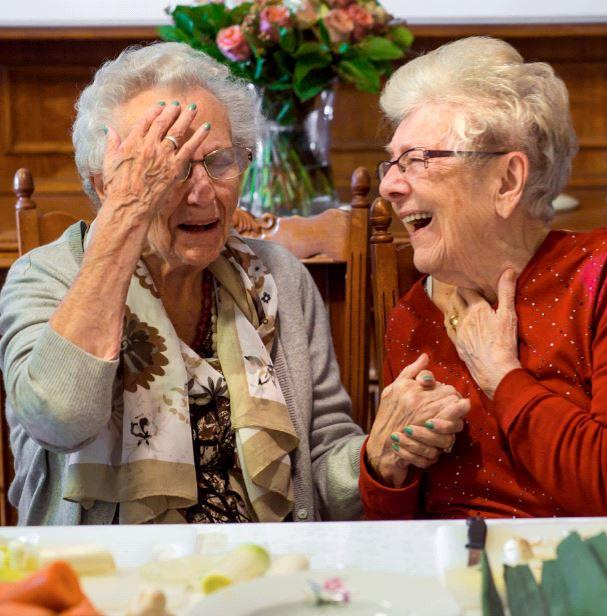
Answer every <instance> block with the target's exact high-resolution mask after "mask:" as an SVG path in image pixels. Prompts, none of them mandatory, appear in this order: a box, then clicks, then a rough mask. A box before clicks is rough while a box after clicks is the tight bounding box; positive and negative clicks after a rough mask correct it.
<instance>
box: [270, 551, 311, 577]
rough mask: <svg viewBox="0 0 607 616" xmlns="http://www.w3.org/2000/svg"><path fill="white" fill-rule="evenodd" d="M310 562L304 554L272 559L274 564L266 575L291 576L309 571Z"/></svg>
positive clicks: (285, 555)
mask: <svg viewBox="0 0 607 616" xmlns="http://www.w3.org/2000/svg"><path fill="white" fill-rule="evenodd" d="M309 568H310V561H309V559H308V557H307V556H304V555H303V554H282V555H281V556H276V557H275V558H273V559H272V564H271V565H270V568H269V569H268V571H267V573H266V575H291V574H293V573H298V572H299V571H307V570H308V569H309Z"/></svg>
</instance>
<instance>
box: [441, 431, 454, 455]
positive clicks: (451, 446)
mask: <svg viewBox="0 0 607 616" xmlns="http://www.w3.org/2000/svg"><path fill="white" fill-rule="evenodd" d="M454 445H455V434H454V435H453V440H452V441H451V445H449V447H447V448H446V449H443V451H444V452H445V453H451V450H452V449H453V446H454Z"/></svg>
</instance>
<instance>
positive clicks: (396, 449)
mask: <svg viewBox="0 0 607 616" xmlns="http://www.w3.org/2000/svg"><path fill="white" fill-rule="evenodd" d="M392 449H394V451H400V445H397V444H396V443H392Z"/></svg>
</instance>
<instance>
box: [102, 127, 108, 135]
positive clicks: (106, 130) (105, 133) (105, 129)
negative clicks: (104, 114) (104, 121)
mask: <svg viewBox="0 0 607 616" xmlns="http://www.w3.org/2000/svg"><path fill="white" fill-rule="evenodd" d="M107 132H108V128H107V126H104V127H103V134H104V135H107Z"/></svg>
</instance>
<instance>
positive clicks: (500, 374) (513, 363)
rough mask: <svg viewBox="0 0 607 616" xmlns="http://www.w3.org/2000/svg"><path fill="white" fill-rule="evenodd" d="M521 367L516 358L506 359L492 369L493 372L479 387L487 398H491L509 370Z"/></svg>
mask: <svg viewBox="0 0 607 616" xmlns="http://www.w3.org/2000/svg"><path fill="white" fill-rule="evenodd" d="M521 367H522V366H521V363H520V362H519V360H518V359H516V358H515V359H514V360H510V361H506V362H504V363H502V364H500V366H499V367H498V368H497V369H496V370H494V371H493V373H492V374H491V375H490V378H489V379H487V381H486V382H485V383H483V384H482V385H481V389H482V390H483V393H484V394H485V395H486V396H487V397H488V398H490V399H491V400H493V396H494V395H495V391H496V390H497V388H498V386H499V384H500V383H501V382H502V380H503V379H504V377H505V376H506V375H508V374H510V372H512V371H513V370H518V369H520V368H521Z"/></svg>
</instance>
